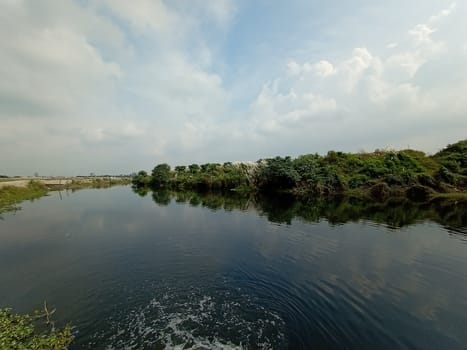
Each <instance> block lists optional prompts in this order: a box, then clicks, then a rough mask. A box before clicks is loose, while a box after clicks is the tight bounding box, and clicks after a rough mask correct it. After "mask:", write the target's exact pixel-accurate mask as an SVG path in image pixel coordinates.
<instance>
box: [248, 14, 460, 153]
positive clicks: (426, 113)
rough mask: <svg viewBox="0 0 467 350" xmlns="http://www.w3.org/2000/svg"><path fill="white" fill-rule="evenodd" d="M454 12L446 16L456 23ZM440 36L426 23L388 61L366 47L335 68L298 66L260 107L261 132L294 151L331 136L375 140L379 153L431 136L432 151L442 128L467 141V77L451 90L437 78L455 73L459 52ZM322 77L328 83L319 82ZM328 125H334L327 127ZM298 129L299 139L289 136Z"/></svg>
mask: <svg viewBox="0 0 467 350" xmlns="http://www.w3.org/2000/svg"><path fill="white" fill-rule="evenodd" d="M453 9H454V7H453V6H452V7H450V9H449V11H443V12H441V15H442V16H443V17H445V16H448V15H449V14H450V13H451V12H452V11H453ZM434 32H435V29H433V28H431V27H429V26H428V25H426V24H420V25H417V26H416V27H415V28H414V29H412V30H410V31H409V35H410V36H411V37H413V38H414V39H415V40H414V41H412V42H409V43H404V45H396V44H394V45H390V48H391V51H389V55H386V56H385V55H382V54H381V55H377V54H375V53H374V52H371V51H370V50H369V49H368V48H364V47H360V48H355V49H354V50H353V52H352V54H351V55H350V57H349V58H344V59H342V60H341V61H340V62H336V63H335V64H334V65H332V64H330V63H329V62H328V61H325V60H322V61H318V62H316V63H313V62H304V63H300V62H299V61H297V60H290V61H289V63H288V65H287V72H288V77H287V76H286V77H284V78H281V77H278V78H276V79H275V80H274V81H273V82H271V83H269V84H266V85H265V86H264V87H263V89H262V90H261V92H260V93H259V94H258V96H257V98H256V100H255V102H254V104H253V105H252V114H253V115H254V117H252V120H253V121H252V123H253V125H255V126H254V127H257V128H263V129H264V130H266V131H267V132H268V133H269V135H270V137H272V138H274V139H275V140H276V142H277V143H279V144H282V145H285V144H286V145H288V147H293V146H292V144H293V143H292V141H288V140H287V139H288V138H293V140H294V142H295V143H300V142H305V143H306V142H307V141H306V140H311V139H322V138H323V137H327V138H332V139H334V140H336V141H335V142H339V143H341V142H343V140H347V141H346V142H348V143H352V144H354V145H355V144H358V141H357V140H358V139H360V138H362V139H366V140H368V139H372V140H373V141H372V142H373V143H374V144H375V146H376V147H381V146H385V145H388V144H392V145H396V146H399V147H405V146H406V145H404V144H402V143H401V142H402V141H401V140H404V142H405V141H406V140H407V137H408V135H406V133H410V135H411V137H413V138H414V139H416V140H419V141H420V140H423V136H422V135H426V140H427V141H426V143H424V144H422V145H420V146H421V147H423V148H425V149H428V150H429V149H430V143H429V140H430V137H429V136H428V135H432V134H433V135H434V134H435V133H436V130H437V128H439V125H441V124H442V123H444V125H446V128H449V129H450V130H451V132H452V135H454V134H456V135H462V133H463V132H464V134H465V132H467V120H466V119H465V113H466V112H467V102H466V101H465V99H462V98H460V97H459V92H460V91H465V87H466V86H467V71H466V70H465V69H464V70H463V71H458V72H457V74H456V76H457V79H456V80H447V82H446V83H444V82H443V80H442V79H439V77H438V78H431V76H432V75H433V74H434V72H433V65H436V66H439V67H443V68H444V69H445V70H446V69H449V66H450V63H448V62H450V61H451V60H452V57H453V54H454V53H455V52H456V50H457V48H451V51H449V47H448V46H447V44H445V43H444V42H442V41H440V40H439V39H437V40H435V39H434V38H433V37H432V34H433V33H434ZM451 52H452V53H451ZM444 60H445V63H443V62H444ZM425 66H427V67H430V68H426V69H425ZM452 69H454V66H453V68H452ZM309 73H313V74H312V76H310V75H309ZM316 76H320V77H327V79H326V80H319V81H317V80H316V78H315V77H316ZM437 85H440V86H442V88H441V87H440V88H436V86H437ZM284 90H285V91H287V93H283V92H281V91H284ZM258 116H262V117H258ZM310 120H311V121H313V122H314V123H312V124H310V123H308V121H310ZM327 120H332V121H333V123H332V124H326V121H327ZM441 120H442V122H441ZM449 125H450V126H449ZM291 128H295V131H294V132H293V133H287V132H285V130H290V129H291ZM456 129H457V130H456ZM452 130H456V131H455V132H453V131H452ZM462 130H463V132H462ZM445 137H446V136H445ZM457 137H462V136H457ZM337 140H340V141H337ZM351 140H353V141H351ZM367 144H368V142H367ZM356 148H358V147H356ZM355 150H356V149H355Z"/></svg>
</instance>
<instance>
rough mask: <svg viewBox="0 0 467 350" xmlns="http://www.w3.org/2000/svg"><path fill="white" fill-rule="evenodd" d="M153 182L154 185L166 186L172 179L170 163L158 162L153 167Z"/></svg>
mask: <svg viewBox="0 0 467 350" xmlns="http://www.w3.org/2000/svg"><path fill="white" fill-rule="evenodd" d="M151 175H152V184H153V185H154V186H159V187H161V186H166V185H167V184H168V183H169V181H170V165H168V164H167V163H162V164H158V165H156V166H155V167H154V169H152V173H151Z"/></svg>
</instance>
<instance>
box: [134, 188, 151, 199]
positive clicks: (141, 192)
mask: <svg viewBox="0 0 467 350" xmlns="http://www.w3.org/2000/svg"><path fill="white" fill-rule="evenodd" d="M132 189H133V192H135V193H136V194H137V195H138V196H140V197H146V196H147V194H148V193H149V189H148V188H147V187H136V186H133V187H132Z"/></svg>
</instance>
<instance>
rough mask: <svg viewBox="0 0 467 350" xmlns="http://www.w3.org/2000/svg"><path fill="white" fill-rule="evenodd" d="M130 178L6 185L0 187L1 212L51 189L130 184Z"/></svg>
mask: <svg viewBox="0 0 467 350" xmlns="http://www.w3.org/2000/svg"><path fill="white" fill-rule="evenodd" d="M130 183H131V180H130V179H129V178H110V177H109V178H92V179H90V180H89V179H76V178H74V179H72V180H71V182H66V181H64V182H63V183H61V181H58V183H54V184H50V183H45V184H44V183H42V182H40V181H35V180H32V181H29V183H28V184H27V186H24V187H21V186H12V185H5V186H3V187H0V213H1V212H4V211H11V210H15V209H17V208H18V207H17V204H18V203H20V202H23V201H25V200H34V199H37V198H40V197H42V196H45V195H47V193H49V191H60V190H71V191H75V190H80V189H84V188H107V187H111V186H115V185H128V184H130Z"/></svg>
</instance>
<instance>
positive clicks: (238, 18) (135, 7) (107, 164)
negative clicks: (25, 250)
mask: <svg viewBox="0 0 467 350" xmlns="http://www.w3.org/2000/svg"><path fill="white" fill-rule="evenodd" d="M465 18H467V2H465V1H462V2H461V1H457V2H449V1H441V0H404V1H402V0H393V1H390V2H388V1H374V0H354V1H351V2H350V1H345V2H343V1H337V0H328V1H322V0H319V1H318V0H289V1H272V0H255V1H251V0H250V1H248V0H237V1H236V0H190V1H187V0H171V1H169V0H167V1H162V0H134V1H127V0H60V1H57V0H0V150H1V151H0V174H4V175H33V174H34V173H36V172H37V173H39V175H55V176H57V175H87V174H89V173H91V172H93V173H96V174H128V173H132V172H134V171H138V170H140V169H144V170H150V169H152V168H153V167H154V166H155V165H156V164H159V163H163V162H167V163H169V164H170V165H172V166H175V165H181V164H184V165H187V164H191V163H207V162H219V163H222V162H225V161H256V160H258V159H261V158H268V157H272V156H276V155H281V156H285V155H291V156H297V155H300V154H307V153H320V154H325V153H326V152H327V151H328V150H340V151H345V152H361V151H373V150H374V149H376V148H378V149H404V148H408V147H409V148H415V149H419V150H423V151H425V152H427V153H435V152H437V151H438V150H440V149H442V148H443V147H444V146H446V145H447V144H449V143H454V142H456V141H458V140H461V139H466V138H467V25H466V24H465Z"/></svg>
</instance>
